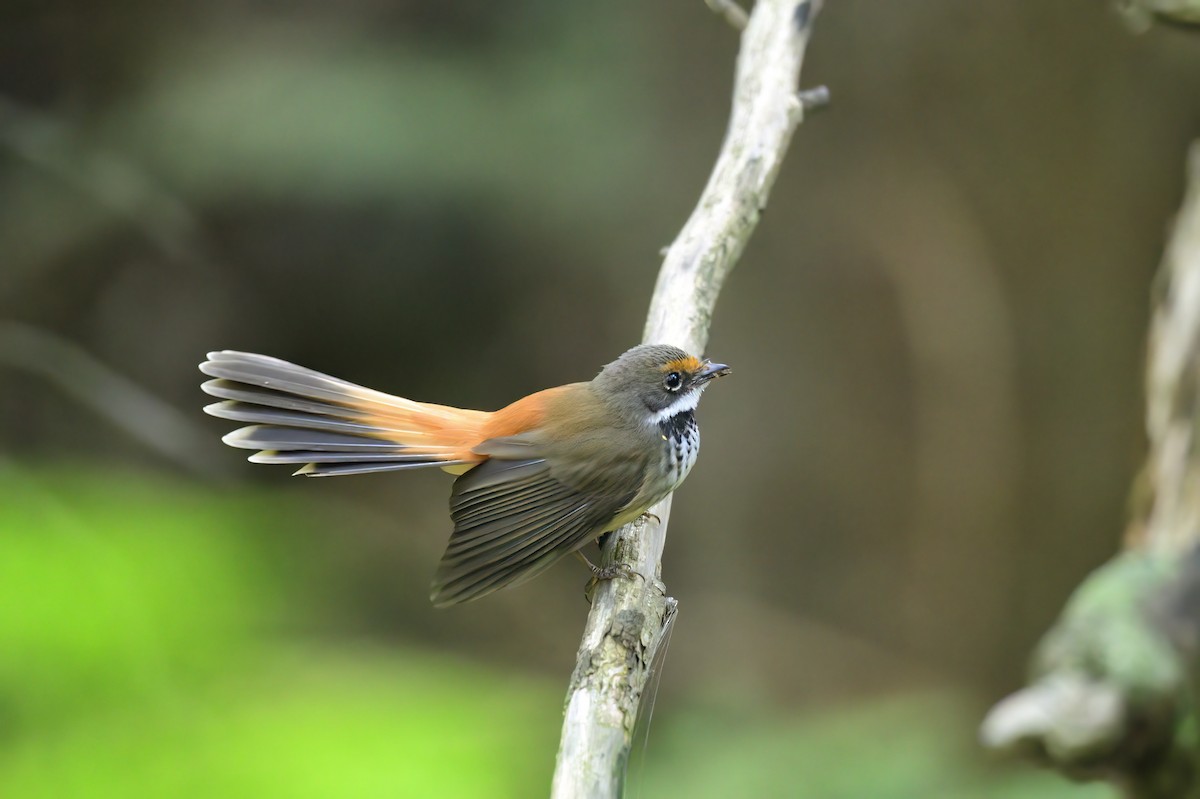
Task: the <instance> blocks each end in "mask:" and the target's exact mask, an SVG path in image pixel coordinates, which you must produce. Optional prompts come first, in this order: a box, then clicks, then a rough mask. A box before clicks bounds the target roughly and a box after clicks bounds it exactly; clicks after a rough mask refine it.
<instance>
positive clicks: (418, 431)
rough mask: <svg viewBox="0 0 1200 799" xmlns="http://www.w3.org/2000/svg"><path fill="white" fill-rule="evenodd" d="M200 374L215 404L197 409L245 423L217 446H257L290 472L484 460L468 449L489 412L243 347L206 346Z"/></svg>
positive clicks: (257, 457)
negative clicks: (398, 392) (291, 467)
mask: <svg viewBox="0 0 1200 799" xmlns="http://www.w3.org/2000/svg"><path fill="white" fill-rule="evenodd" d="M200 371H201V372H203V373H204V374H206V375H208V376H210V377H213V378H215V379H214V380H209V381H208V382H206V383H204V385H203V389H204V391H205V392H206V393H208V394H211V395H212V396H214V397H217V398H218V399H220V400H221V402H216V403H214V404H212V405H209V406H207V407H206V408H205V409H204V410H205V412H207V413H209V414H212V415H213V416H218V417H220V418H222V419H231V420H233V421H235V422H247V423H248V426H246V427H242V428H239V429H237V430H235V431H233V432H232V433H230V434H229V435H227V436H225V438H224V441H225V443H226V444H229V445H230V446H234V447H241V448H243V449H253V450H258V452H257V453H256V454H254V455H251V456H250V460H251V461H254V462H255V463H289V464H302V466H301V468H300V469H299V471H297V472H296V474H303V475H306V476H308V477H324V476H328V475H338V474H361V473H363V472H382V471H393V470H396V469H420V468H427V467H431V466H439V467H442V468H443V469H445V470H446V471H450V472H454V473H461V472H463V471H466V470H467V469H469V468H471V467H472V466H474V465H475V464H477V463H479V462H480V461H482V460H484V459H485V458H486V456H484V455H478V454H476V453H474V452H472V451H471V450H472V448H473V447H475V446H476V445H478V444H479V443H480V442H481V440H482V438H483V429H484V427H485V425H486V423H487V420H488V418H489V417H490V416H491V414H489V413H487V412H484V411H472V410H464V409H461V408H451V407H448V406H445V405H433V404H430V403H425V402H414V401H413V400H408V399H404V398H403V397H396V396H393V395H391V394H385V393H383V392H381V391H374V390H372V389H369V388H364V387H363V386H359V385H355V384H354V383H349V382H347V381H345V380H339V379H338V378H336V377H330V376H329V375H326V374H322V373H320V372H316V371H313V370H312V369H306V368H304V367H303V366H297V365H295V364H293V363H288V362H287V361H282V360H279V359H278V358H270V357H268V356H266V355H255V354H253V353H248V352H235V351H232V350H222V351H220V352H210V353H209V354H208V360H207V361H205V362H204V363H202V364H200Z"/></svg>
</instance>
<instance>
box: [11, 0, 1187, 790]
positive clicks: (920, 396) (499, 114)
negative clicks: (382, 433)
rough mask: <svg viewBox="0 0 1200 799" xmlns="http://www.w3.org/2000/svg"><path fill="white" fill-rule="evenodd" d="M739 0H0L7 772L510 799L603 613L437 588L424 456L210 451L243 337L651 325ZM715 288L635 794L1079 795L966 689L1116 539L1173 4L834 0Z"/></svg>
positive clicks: (501, 340) (447, 353)
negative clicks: (453, 602)
mask: <svg viewBox="0 0 1200 799" xmlns="http://www.w3.org/2000/svg"><path fill="white" fill-rule="evenodd" d="M736 46H737V37H736V34H735V33H734V32H733V31H732V30H730V29H729V28H728V27H727V26H726V25H725V23H724V22H723V21H722V20H721V19H719V18H718V17H716V16H714V15H712V14H711V13H709V12H708V11H707V9H706V8H705V7H704V5H703V3H701V2H700V0H689V2H666V3H653V4H645V3H635V2H628V1H626V0H618V1H617V2H608V3H561V2H551V0H517V1H516V2H510V3H490V2H481V1H480V0H454V2H447V1H444V2H431V1H429V0H427V1H426V2H414V1H413V0H393V1H392V2H385V1H383V0H345V1H344V2H339V3H336V4H334V3H322V2H305V1H304V0H301V2H294V3H272V2H265V1H264V0H257V1H255V0H213V1H212V2H206V3H162V2H152V0H121V1H120V2H116V1H115V0H110V1H109V2H88V1H87V0H42V1H41V2H36V3H35V2H28V0H7V2H5V3H3V4H2V5H0V797H4V799H41V798H42V797H47V798H50V797H53V798H54V799H61V798H63V797H67V798H73V797H108V796H114V797H116V796H119V797H124V798H125V799H138V798H139V797H156V798H157V797H164V796H171V797H205V798H206V799H207V798H208V797H255V798H256V799H257V798H258V797H265V798H269V799H270V798H274V797H284V798H290V797H296V798H298V799H299V798H304V799H307V798H308V797H313V798H314V799H316V798H317V797H339V798H341V797H348V798H350V799H357V798H358V797H364V798H365V797H488V798H489V799H495V798H496V797H532V796H539V795H544V794H545V793H546V791H547V786H548V782H549V776H550V773H551V770H552V768H553V761H554V753H555V747H556V742H557V737H558V732H559V723H560V719H561V703H562V697H563V694H564V689H565V687H566V683H567V680H568V677H569V675H570V672H571V668H572V665H573V659H574V654H575V648H576V645H577V643H578V636H579V633H580V631H581V629H582V626H583V621H584V617H585V614H586V610H587V606H586V604H585V602H584V600H583V598H582V593H581V592H582V587H583V584H584V582H585V574H584V573H583V572H582V571H581V570H580V569H578V568H575V567H573V566H572V565H571V564H564V565H562V566H559V567H557V568H555V569H554V570H552V571H551V572H550V573H548V574H547V575H545V576H543V577H542V578H539V579H538V580H536V581H534V582H532V583H528V584H526V585H524V586H522V587H520V588H518V589H514V590H512V591H506V592H502V593H500V594H497V595H495V596H493V597H489V598H488V599H487V600H486V601H483V602H480V603H476V604H472V605H468V606H465V607H461V608H455V609H452V610H449V611H437V610H434V609H432V608H431V607H430V606H429V603H428V600H427V593H428V582H429V578H430V575H431V574H432V572H433V569H434V566H435V564H436V562H437V559H438V557H439V554H440V551H441V548H442V546H443V544H444V541H445V538H446V535H447V533H448V530H449V521H448V519H447V518H446V509H445V508H446V503H445V499H444V496H445V495H446V494H447V493H448V491H449V479H448V478H447V477H446V476H445V475H442V474H440V473H435V474H406V475H395V474H382V475H374V476H365V477H360V478H353V479H344V480H329V481H300V480H291V479H289V478H288V476H287V471H286V470H283V469H270V468H266V467H250V466H248V465H246V464H245V463H244V462H243V460H242V458H241V457H240V455H239V453H237V452H235V451H232V450H228V449H226V448H224V447H222V445H221V444H220V443H219V437H220V435H222V434H223V433H224V432H226V431H227V430H228V427H229V426H228V425H225V424H222V423H219V422H217V421H216V420H213V419H209V418H207V417H205V416H204V415H203V414H202V413H201V412H200V407H201V405H202V404H204V401H205V398H204V397H203V395H202V394H201V393H200V391H199V388H198V384H199V382H200V380H201V376H200V375H199V373H198V372H197V371H196V368H195V367H196V364H197V363H198V362H199V361H200V360H201V359H202V357H203V354H204V353H205V352H206V351H207V350H211V349H219V348H235V349H245V350H252V351H260V352H265V353H268V354H272V355H276V356H279V357H283V358H287V359H289V360H293V361H296V362H299V363H302V364H305V365H309V366H312V367H314V368H317V369H320V370H322V371H326V372H330V373H334V374H337V375H339V376H343V377H346V378H348V379H351V380H354V381H356V382H360V383H364V384H367V385H370V386H373V387H376V388H380V389H384V390H388V391H392V392H395V393H400V394H404V395H407V396H411V397H413V398H416V399H424V400H431V401H437V402H442V403H449V404H456V405H462V406H468V407H483V408H495V407H499V406H501V405H503V404H505V403H507V402H508V401H510V400H512V399H513V398H515V397H517V396H519V395H521V394H525V393H528V392H530V391H532V390H535V389H538V388H542V387H545V386H548V385H554V384H558V383H563V382H568V381H572V380H580V379H587V378H588V377H590V376H591V375H592V374H594V373H595V371H596V370H597V369H598V368H599V367H600V365H602V364H603V363H605V362H607V361H608V360H610V359H611V358H613V357H614V356H616V355H617V354H618V353H620V352H621V351H622V350H624V349H625V348H626V347H628V346H631V345H632V344H634V343H636V341H637V340H638V338H639V336H640V332H641V328H642V318H643V315H644V313H645V309H646V306H647V303H648V299H649V294H650V290H651V287H652V286H653V282H654V278H655V274H656V270H657V267H658V263H659V250H660V248H661V247H663V246H664V245H666V244H668V243H669V242H670V240H671V239H672V237H673V236H674V234H675V233H676V231H677V230H678V228H679V227H680V225H681V224H682V222H683V220H684V219H685V218H686V215H687V214H688V212H689V210H690V208H691V206H692V204H693V203H694V201H695V199H696V197H697V195H698V193H699V190H700V188H701V187H702V186H703V184H704V181H705V180H706V178H707V174H708V170H709V168H710V166H711V164H712V161H713V159H714V156H715V154H716V151H717V148H718V146H719V144H720V141H721V137H722V134H723V130H724V125H725V122H726V118H727V113H728V105H729V89H730V85H731V80H732V64H733V59H734V56H735V52H736ZM817 83H825V84H828V85H829V86H830V87H831V90H832V92H833V97H834V105H833V107H832V108H831V109H830V110H828V111H826V112H823V113H821V114H820V115H818V116H814V117H813V118H811V119H810V120H808V121H807V122H806V124H805V125H804V126H803V127H802V128H801V129H800V131H799V132H798V134H797V136H796V138H795V140H794V143H793V149H792V152H791V155H790V156H789V158H788V159H787V162H786V164H785V168H784V170H783V173H782V174H781V176H780V179H779V183H778V185H777V187H776V190H775V192H774V195H773V197H772V201H771V205H770V208H769V210H768V212H767V213H766V215H765V217H764V220H763V222H762V224H761V225H760V227H759V230H758V232H757V233H756V235H755V237H754V239H753V240H752V242H751V244H750V247H749V248H748V250H747V251H746V253H745V256H744V257H743V259H742V263H741V264H740V266H739V268H738V271H737V272H736V273H735V274H734V276H733V278H732V279H731V280H730V281H729V283H728V284H727V286H726V289H725V292H724V294H723V296H722V298H721V302H720V305H719V307H718V312H717V315H716V319H715V323H714V327H713V332H712V339H711V344H710V348H709V352H708V353H707V354H709V355H711V356H712V357H714V358H718V359H720V360H722V361H724V362H727V363H730V364H732V365H733V366H734V368H735V371H736V376H735V377H734V378H733V379H732V380H730V381H728V382H722V384H721V385H720V386H719V388H717V389H716V390H714V391H712V392H710V393H709V396H708V398H707V399H706V400H705V403H704V408H702V410H701V416H702V418H703V424H704V440H705V444H704V456H703V457H702V458H701V460H700V463H699V465H698V467H697V468H696V470H695V472H694V473H693V475H692V477H691V478H690V480H689V482H688V484H687V485H686V486H685V487H684V488H683V489H682V490H681V491H680V493H679V496H678V497H677V498H676V504H675V506H674V512H673V514H672V525H671V535H670V540H669V543H668V547H667V553H666V559H665V563H664V567H663V575H664V578H665V580H666V582H667V583H668V586H669V588H670V591H671V593H672V594H673V595H674V596H676V597H677V598H678V599H679V600H680V603H681V604H680V608H681V612H680V615H679V617H678V622H677V624H676V627H675V631H674V634H673V638H672V640H671V645H670V651H669V655H668V657H667V660H666V663H665V667H664V670H663V673H662V680H661V687H660V690H659V691H658V695H657V702H656V705H655V710H654V718H653V724H652V726H651V729H650V734H649V736H648V737H646V738H644V739H642V740H640V741H639V743H638V746H637V751H636V753H635V760H634V763H633V765H632V767H631V774H630V782H629V793H630V795H631V796H633V797H688V798H689V799H692V798H699V799H704V797H730V796H756V797H803V798H804V799H810V798H813V799H837V798H838V797H871V798H872V799H900V798H907V797H914V798H919V799H925V798H927V797H934V798H937V799H943V798H944V799H972V798H974V797H987V798H991V797H996V798H997V799H1006V798H1007V797H1013V798H1014V799H1018V798H1019V799H1034V798H1035V797H1036V798H1040V797H1047V798H1050V797H1068V798H1075V797H1107V796H1111V795H1112V793H1111V792H1110V791H1109V790H1107V789H1105V788H1102V787H1095V786H1092V787H1086V786H1083V787H1081V786H1072V785H1070V784H1068V783H1066V782H1064V781H1061V780H1059V779H1058V778H1056V777H1054V776H1052V775H1049V774H1042V773H1039V772H1035V771H1031V770H1028V769H1023V768H1018V767H1012V766H1006V765H1002V764H996V763H991V762H988V760H987V759H986V758H985V757H984V756H983V755H982V754H981V753H980V752H979V751H978V748H977V746H976V744H975V728H976V725H977V723H978V720H979V719H980V717H981V714H982V713H983V711H984V710H985V709H986V707H987V706H988V705H989V703H990V702H992V701H994V700H995V699H997V698H998V697H999V696H1001V695H1003V694H1004V693H1005V692H1006V691H1008V690H1011V689H1013V688H1015V687H1016V686H1017V685H1018V684H1019V683H1020V681H1021V678H1022V673H1023V666H1024V662H1025V659H1026V656H1027V654H1028V652H1029V650H1030V647H1031V646H1032V645H1033V643H1034V642H1035V641H1036V640H1037V637H1038V636H1039V634H1040V633H1041V632H1042V631H1043V630H1044V629H1045V628H1046V626H1047V625H1048V624H1049V622H1050V621H1051V620H1052V619H1053V617H1054V615H1055V614H1056V612H1057V610H1058V609H1059V607H1060V606H1061V604H1062V602H1063V600H1064V599H1065V598H1066V596H1067V595H1068V593H1069V591H1070V590H1071V588H1072V587H1073V586H1074V585H1075V584H1076V583H1077V582H1078V581H1079V580H1080V578H1081V577H1082V576H1083V575H1085V574H1086V573H1087V572H1088V571H1089V570H1090V569H1091V568H1093V567H1095V566H1096V565H1098V564H1099V563H1101V562H1102V561H1103V560H1104V559H1106V558H1107V557H1108V556H1109V555H1110V554H1111V553H1112V552H1113V551H1115V549H1116V548H1117V547H1118V546H1119V542H1120V535H1121V529H1122V524H1123V513H1124V510H1123V507H1124V501H1125V495H1126V491H1127V487H1128V485H1129V482H1130V479H1131V476H1132V474H1133V473H1134V472H1135V470H1136V468H1137V466H1138V461H1139V458H1140V455H1141V452H1142V448H1143V443H1142V436H1141V422H1140V413H1141V406H1140V389H1141V381H1142V375H1141V362H1142V350H1143V343H1144V338H1145V326H1146V321H1147V307H1148V297H1149V291H1150V285H1151V278H1152V275H1153V272H1154V269H1155V266H1156V263H1157V260H1158V257H1159V253H1160V251H1161V245H1162V240H1163V236H1164V232H1165V230H1166V228H1167V225H1168V222H1169V219H1170V216H1171V214H1172V212H1173V210H1174V208H1175V207H1176V205H1177V202H1178V198H1179V195H1180V183H1181V179H1182V167H1183V156H1184V149H1185V146H1186V144H1187V142H1188V141H1189V139H1190V138H1191V137H1193V136H1195V135H1196V133H1197V131H1198V130H1200V41H1198V40H1197V39H1195V38H1193V35H1192V34H1190V33H1189V32H1187V31H1184V30H1180V29H1159V30H1154V31H1151V32H1150V33H1148V34H1146V35H1142V36H1134V35H1131V34H1130V33H1129V32H1128V31H1127V30H1126V29H1125V28H1124V27H1123V26H1122V23H1121V21H1120V20H1119V19H1118V17H1117V16H1116V15H1115V14H1114V13H1112V12H1111V10H1109V9H1107V8H1106V7H1105V5H1104V4H1103V3H1097V2H1094V0H1063V1H1062V2H1057V3H1045V2H1040V0H1023V1H1022V2H1011V3H963V2H960V1H959V0H910V2H905V3H882V2H867V1H866V0H830V2H829V3H828V4H827V8H826V10H825V12H824V13H823V14H822V16H821V17H820V19H819V20H818V23H817V28H816V33H815V36H814V39H813V43H812V46H811V49H810V52H809V57H808V60H807V62H806V65H805V85H814V84H817Z"/></svg>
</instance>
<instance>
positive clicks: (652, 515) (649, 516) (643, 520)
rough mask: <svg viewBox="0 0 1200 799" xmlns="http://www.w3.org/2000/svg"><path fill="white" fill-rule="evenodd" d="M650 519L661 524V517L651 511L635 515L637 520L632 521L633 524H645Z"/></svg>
mask: <svg viewBox="0 0 1200 799" xmlns="http://www.w3.org/2000/svg"><path fill="white" fill-rule="evenodd" d="M651 519H653V520H654V523H655V524H662V519H660V518H658V514H656V513H651V512H650V511H646V512H645V513H643V514H642V515H641V516H639V517H637V520H636V521H635V522H634V523H635V524H646V523H648V522H649V521H650V520H651Z"/></svg>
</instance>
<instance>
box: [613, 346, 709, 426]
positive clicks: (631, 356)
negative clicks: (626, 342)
mask: <svg viewBox="0 0 1200 799" xmlns="http://www.w3.org/2000/svg"><path fill="white" fill-rule="evenodd" d="M729 371H730V370H729V367H728V366H726V365H725V364H723V363H712V362H710V361H707V360H700V359H699V358H697V357H696V356H694V355H689V354H688V353H686V352H684V351H683V350H681V349H679V348H678V347H672V346H669V345H666V344H642V345H640V346H637V347H634V348H633V349H631V350H629V351H627V352H625V353H624V354H623V355H621V357H620V358H617V359H616V360H615V361H613V362H612V363H610V364H608V365H607V366H605V367H604V368H603V369H601V370H600V374H598V375H596V378H595V380H593V381H592V385H593V387H594V388H595V389H596V391H597V392H598V393H599V394H600V396H602V397H603V398H604V399H605V400H606V401H608V402H610V403H612V404H613V405H615V406H616V407H617V408H619V409H620V410H621V412H622V413H623V414H625V415H626V416H628V417H630V418H633V419H637V420H642V421H651V422H655V423H657V422H662V421H666V420H667V419H670V418H671V417H673V416H676V415H678V414H680V413H687V412H690V411H693V410H695V409H696V405H697V404H698V403H699V402H700V395H701V393H703V391H704V389H705V387H707V386H708V384H709V383H710V382H711V381H712V380H714V379H716V378H718V377H724V376H725V375H727V374H729Z"/></svg>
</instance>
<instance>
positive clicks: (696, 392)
mask: <svg viewBox="0 0 1200 799" xmlns="http://www.w3.org/2000/svg"><path fill="white" fill-rule="evenodd" d="M704 388H705V387H704V386H701V387H700V388H696V389H692V390H691V391H689V392H688V393H686V394H684V395H683V396H682V397H680V398H679V399H677V400H675V401H674V402H672V403H671V404H670V405H668V406H667V407H665V408H663V409H662V410H661V411H659V412H658V413H656V414H654V415H653V416H651V417H650V421H651V422H652V423H654V424H659V423H660V422H665V421H667V420H668V419H671V418H674V417H676V416H678V415H679V414H681V413H687V412H689V411H694V410H696V406H697V405H699V404H700V395H701V394H703V393H704Z"/></svg>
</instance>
